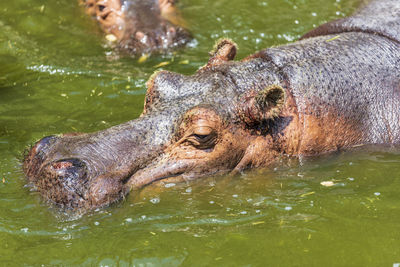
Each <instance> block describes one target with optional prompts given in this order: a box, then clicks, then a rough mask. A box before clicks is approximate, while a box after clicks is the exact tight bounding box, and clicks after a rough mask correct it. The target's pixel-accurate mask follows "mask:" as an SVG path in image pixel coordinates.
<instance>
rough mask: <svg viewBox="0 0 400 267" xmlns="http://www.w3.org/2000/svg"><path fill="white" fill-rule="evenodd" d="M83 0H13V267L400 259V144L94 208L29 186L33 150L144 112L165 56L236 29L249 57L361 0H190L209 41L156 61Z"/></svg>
mask: <svg viewBox="0 0 400 267" xmlns="http://www.w3.org/2000/svg"><path fill="white" fill-rule="evenodd" d="M76 2H77V1H74V0H72V1H67V0H57V1H44V0H13V1H3V3H2V5H1V6H0V153H1V157H0V265H1V266H10V265H18V266H21V265H42V264H43V265H46V266H49V265H81V264H83V265H87V266H106V265H108V266H118V265H119V266H128V265H135V266H177V265H183V266H395V264H396V263H400V227H399V221H400V197H399V196H398V192H400V154H397V153H394V152H391V153H389V152H382V151H381V152H373V151H370V152H357V153H346V154H338V155H334V156H328V157H326V156H325V157H322V158H318V159H311V160H306V161H304V162H302V164H294V166H292V167H290V168H289V167H282V168H281V169H277V170H263V171H254V172H250V173H247V174H245V175H242V176H240V177H234V178H228V177H218V178H208V179H203V180H199V181H196V182H193V183H190V184H182V185H175V186H173V187H170V188H148V189H146V190H143V191H142V192H140V193H137V194H131V195H129V196H128V198H127V199H126V200H125V201H123V202H121V203H119V204H117V205H114V206H113V207H110V208H107V209H103V210H99V211H95V212H92V213H90V214H87V215H85V216H83V217H81V218H66V217H65V216H64V215H62V214H60V213H58V212H57V211H56V210H52V209H50V208H49V207H48V205H46V204H45V203H44V202H43V201H42V200H41V198H40V197H39V195H38V194H37V193H35V192H30V191H29V189H28V188H26V187H24V185H25V184H26V182H25V180H24V176H23V174H22V172H21V164H20V161H21V158H22V155H23V152H24V150H25V149H26V147H27V146H28V145H30V144H31V143H32V142H34V141H35V140H37V139H39V138H41V137H43V136H45V135H48V134H54V133H61V132H76V131H78V132H88V131H96V130H100V129H104V128H107V127H109V126H111V125H116V124H119V123H121V122H125V121H127V120H130V119H133V118H136V117H137V116H138V115H139V114H140V113H141V111H142V105H143V100H144V93H145V90H146V89H145V82H146V80H147V79H148V77H149V76H150V75H151V74H152V73H153V72H154V71H155V70H156V69H157V68H156V67H155V66H156V65H158V64H160V63H162V62H169V64H168V65H166V66H164V67H163V68H164V69H168V70H172V71H177V72H181V73H184V74H191V73H193V72H194V71H195V70H196V69H198V68H199V67H200V66H202V65H203V64H204V63H205V62H206V61H207V58H208V56H207V52H208V51H209V50H210V49H211V47H212V45H213V43H214V42H215V40H217V39H219V38H221V37H223V36H228V37H230V38H232V39H234V40H235V41H236V42H237V43H238V44H239V46H240V50H239V54H238V58H243V57H245V56H246V55H249V54H251V53H254V52H255V51H256V50H260V49H262V48H265V47H269V46H272V45H279V44H283V43H287V42H290V41H292V40H295V39H296V38H298V37H299V36H300V35H301V34H303V33H305V32H306V31H307V30H309V29H311V28H312V27H313V25H318V24H321V23H323V22H326V21H328V20H331V19H335V18H339V17H342V16H344V15H346V14H349V13H351V12H352V11H353V10H354V9H355V7H356V6H357V3H358V2H359V1H358V0H264V1H257V0H251V1H240V0H230V1H227V0H202V1H200V0H195V1H191V0H181V1H180V3H179V5H180V7H181V9H182V13H183V14H184V17H185V18H186V20H187V22H188V25H190V28H191V30H192V32H193V33H194V36H195V38H196V42H194V43H193V44H192V45H191V47H190V48H187V49H185V50H182V51H178V52H177V53H176V54H170V55H166V56H157V57H152V58H150V59H148V60H147V61H146V62H144V63H138V62H137V59H132V58H129V57H126V56H125V55H123V54H119V53H118V52H116V51H113V50H112V49H111V48H110V47H109V46H107V45H106V43H105V41H104V36H103V35H102V34H101V32H100V31H99V29H98V27H97V25H96V23H95V22H94V21H92V20H91V19H90V18H87V17H86V16H85V15H84V14H83V12H82V10H81V9H80V8H79V7H78V5H77V3H76ZM184 63H188V64H184ZM3 178H4V182H3ZM321 182H322V183H323V182H333V183H334V185H333V186H323V185H321ZM323 184H327V183H323ZM328 185H329V183H328Z"/></svg>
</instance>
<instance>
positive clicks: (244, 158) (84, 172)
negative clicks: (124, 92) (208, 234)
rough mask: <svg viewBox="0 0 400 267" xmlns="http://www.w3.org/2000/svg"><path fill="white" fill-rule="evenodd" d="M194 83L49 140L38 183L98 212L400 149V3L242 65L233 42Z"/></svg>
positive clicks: (368, 10) (50, 194)
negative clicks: (144, 192)
mask: <svg viewBox="0 0 400 267" xmlns="http://www.w3.org/2000/svg"><path fill="white" fill-rule="evenodd" d="M211 54H212V55H211V58H210V60H209V62H208V63H207V64H206V65H205V66H204V67H202V68H201V69H199V70H198V71H197V72H196V73H195V74H193V75H191V76H184V75H181V74H177V73H172V72H167V71H161V72H157V73H155V74H154V75H153V76H152V77H150V79H149V81H148V82H147V87H148V89H147V93H146V97H145V105H144V111H143V113H142V115H141V116H140V117H139V118H138V119H135V120H132V121H129V122H127V123H124V124H121V125H117V126H114V127H111V128H109V129H106V130H103V131H99V132H95V133H88V134H65V135H57V136H49V137H45V138H43V139H42V140H40V141H38V142H37V143H36V144H35V145H34V147H33V148H32V149H31V150H30V152H29V154H28V155H27V156H26V158H25V161H24V165H23V169H24V172H25V174H26V177H27V178H28V180H29V182H30V183H31V184H33V185H34V186H35V188H36V189H37V190H38V191H39V192H40V193H41V195H43V197H44V198H45V199H47V200H49V201H50V202H51V203H55V204H56V205H57V206H60V207H64V208H67V209H73V210H83V211H86V210H90V209H93V208H98V207H102V206H105V205H109V204H110V203H113V202H115V201H118V200H120V199H122V198H123V197H124V196H125V195H126V194H127V193H128V192H129V191H130V190H132V189H138V188H141V187H144V186H146V185H148V184H151V183H153V182H155V181H171V180H173V181H175V182H176V181H189V180H193V179H197V178H200V177H204V176H210V175H221V174H228V173H238V172H241V171H243V170H245V169H249V168H255V167H268V166H271V165H273V164H281V163H282V162H284V161H285V160H287V159H293V158H298V157H301V156H309V155H318V154H322V153H327V152H333V151H337V150H340V149H351V148H352V147H357V146H360V145H365V144H398V143H400V1H398V0H382V1H372V2H371V1H370V2H369V4H367V5H365V6H364V7H363V8H361V9H360V10H359V11H358V12H357V13H356V14H354V15H353V16H351V17H348V18H344V19H340V20H337V21H334V22H330V23H328V24H325V25H322V26H320V27H319V28H317V29H315V30H313V31H311V32H309V33H308V34H306V35H305V36H304V37H303V38H302V39H301V40H300V41H297V42H295V43H292V44H287V45H283V46H278V47H274V48H269V49H266V50H263V51H260V52H258V53H256V54H254V55H251V56H249V57H247V58H245V59H243V60H242V61H234V60H233V59H234V57H235V54H236V46H235V44H234V43H233V42H232V41H230V40H221V41H220V42H219V43H218V44H217V45H216V47H215V49H214V50H213V51H212V53H211Z"/></svg>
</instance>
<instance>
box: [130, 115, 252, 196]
mask: <svg viewBox="0 0 400 267" xmlns="http://www.w3.org/2000/svg"><path fill="white" fill-rule="evenodd" d="M246 137H247V133H246V131H245V130H244V129H241V128H239V127H236V125H227V124H225V123H224V122H223V120H222V118H221V117H220V116H219V115H218V114H217V113H216V112H215V111H214V110H212V109H208V108H203V107H197V108H194V109H192V110H191V111H189V112H188V113H187V114H186V115H185V117H184V120H183V122H182V123H181V126H180V128H179V130H178V133H177V136H176V139H175V141H173V143H172V144H170V145H168V146H167V147H166V149H165V150H164V152H163V155H162V156H161V157H160V158H159V159H157V160H156V161H155V163H154V164H151V165H149V166H147V167H145V168H144V169H142V170H139V171H138V172H137V173H135V174H134V175H133V176H132V177H131V179H130V180H129V182H128V183H129V185H130V187H131V188H134V189H137V188H141V187H143V186H145V185H147V184H150V183H153V182H156V181H158V180H164V179H171V178H173V179H174V181H186V180H191V179H193V178H198V177H202V176H207V175H214V174H224V173H229V172H230V171H231V170H232V169H234V167H235V166H236V164H237V163H238V162H239V161H240V159H241V158H242V157H243V153H244V151H245V150H246V147H247V146H248V145H249V139H248V138H246ZM169 181H170V180H169Z"/></svg>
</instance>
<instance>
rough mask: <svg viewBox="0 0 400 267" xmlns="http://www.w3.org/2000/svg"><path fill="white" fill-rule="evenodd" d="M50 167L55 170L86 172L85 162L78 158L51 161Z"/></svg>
mask: <svg viewBox="0 0 400 267" xmlns="http://www.w3.org/2000/svg"><path fill="white" fill-rule="evenodd" d="M51 168H52V169H53V170H55V171H63V172H64V171H66V172H71V171H73V172H75V173H81V174H84V173H85V172H86V164H85V163H84V162H83V161H81V160H80V159H75V158H71V159H63V160H58V161H56V162H53V163H52V164H51Z"/></svg>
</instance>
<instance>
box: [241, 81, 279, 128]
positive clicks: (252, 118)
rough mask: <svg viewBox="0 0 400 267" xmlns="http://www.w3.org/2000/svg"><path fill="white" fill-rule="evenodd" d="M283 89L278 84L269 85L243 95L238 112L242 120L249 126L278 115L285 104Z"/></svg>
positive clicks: (270, 119)
mask: <svg viewBox="0 0 400 267" xmlns="http://www.w3.org/2000/svg"><path fill="white" fill-rule="evenodd" d="M285 98H286V94H285V90H284V89H283V88H282V87H280V86H279V85H272V86H269V87H267V88H265V89H263V90H261V91H259V92H258V93H256V94H252V95H250V96H247V97H245V99H244V103H243V108H241V109H240V110H241V112H239V114H240V117H241V118H242V120H243V121H244V122H245V123H246V124H247V125H249V126H255V125H259V124H262V123H263V122H267V121H274V120H275V119H276V118H278V117H279V116H280V113H281V110H282V108H283V106H284V105H285Z"/></svg>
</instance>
